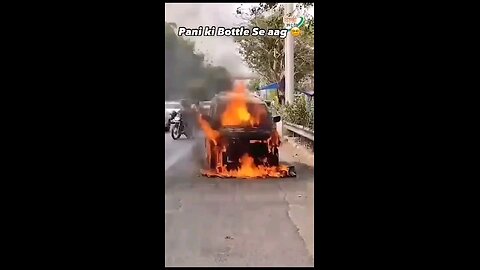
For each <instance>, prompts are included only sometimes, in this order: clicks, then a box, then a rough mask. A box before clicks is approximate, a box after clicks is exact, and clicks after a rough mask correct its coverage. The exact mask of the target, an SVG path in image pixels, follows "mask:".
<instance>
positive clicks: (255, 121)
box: [199, 84, 294, 178]
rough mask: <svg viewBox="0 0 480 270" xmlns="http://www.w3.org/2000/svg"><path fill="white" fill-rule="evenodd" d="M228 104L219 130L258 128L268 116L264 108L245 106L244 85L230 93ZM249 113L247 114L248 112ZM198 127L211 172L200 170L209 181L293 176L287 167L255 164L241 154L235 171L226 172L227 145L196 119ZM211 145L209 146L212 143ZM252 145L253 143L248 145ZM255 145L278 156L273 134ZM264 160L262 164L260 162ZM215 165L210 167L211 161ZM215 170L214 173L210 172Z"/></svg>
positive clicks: (246, 97) (278, 137)
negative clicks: (203, 138)
mask: <svg viewBox="0 0 480 270" xmlns="http://www.w3.org/2000/svg"><path fill="white" fill-rule="evenodd" d="M229 94H231V95H232V97H233V98H232V99H231V101H230V102H229V103H228V104H227V107H226V108H225V111H224V112H223V114H222V115H221V119H220V120H221V125H222V127H229V126H236V127H258V126H259V125H260V124H261V123H262V121H264V120H265V119H266V117H267V116H268V112H267V110H266V107H265V106H264V105H262V104H250V105H251V107H250V108H249V107H248V106H247V105H248V90H246V88H245V86H244V85H243V84H238V85H237V86H236V88H235V89H234V90H233V92H232V93H229ZM249 109H250V110H249ZM199 123H200V127H201V128H202V130H203V132H204V133H205V136H206V137H207V139H208V140H207V142H206V148H207V149H206V152H207V153H206V158H207V161H208V162H207V163H209V166H210V168H212V169H208V170H202V174H203V175H205V176H208V177H234V178H268V177H274V178H280V177H287V176H292V174H293V176H294V173H293V172H292V171H291V170H290V167H289V166H285V165H279V166H271V165H269V164H268V163H267V158H266V157H257V159H258V160H257V164H262V165H256V163H255V157H252V156H250V155H249V154H244V155H243V156H242V157H241V158H240V159H239V167H238V169H236V170H235V169H233V170H227V165H226V164H224V163H223V162H224V161H223V160H224V158H223V157H224V155H225V154H226V153H227V150H228V145H226V142H225V141H222V140H221V135H220V133H219V132H218V131H217V130H214V129H213V128H212V127H211V126H210V124H209V122H207V121H206V120H205V119H203V118H202V117H201V116H200V117H199ZM210 141H211V142H213V144H214V145H211V142H210ZM250 143H252V142H250ZM256 143H260V144H262V143H264V144H265V145H266V146H267V148H268V152H269V153H268V154H269V155H273V156H275V155H277V156H278V147H279V146H280V136H279V135H278V133H277V131H276V130H275V131H274V132H273V133H272V135H271V137H270V138H269V139H267V140H264V141H259V142H258V141H257V142H256ZM260 159H263V160H260ZM212 160H213V161H214V162H216V164H210V162H211V161H212ZM213 168H214V169H213Z"/></svg>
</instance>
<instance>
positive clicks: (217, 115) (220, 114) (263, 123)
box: [202, 92, 280, 171]
mask: <svg viewBox="0 0 480 270" xmlns="http://www.w3.org/2000/svg"><path fill="white" fill-rule="evenodd" d="M239 95H242V96H239ZM202 118H203V120H205V121H207V122H208V123H209V126H210V127H211V128H212V130H213V131H212V132H213V133H215V134H216V136H215V139H213V138H212V136H206V139H205V148H206V154H207V155H206V159H207V164H208V166H209V169H216V170H217V171H218V170H219V169H220V170H221V169H226V170H227V171H230V170H237V169H238V168H239V167H240V166H241V164H240V163H241V159H242V157H244V156H245V155H248V156H249V157H252V158H253V159H254V163H255V165H256V166H260V165H262V166H266V167H274V166H278V165H279V155H278V147H279V145H280V138H279V137H278V133H277V131H276V123H277V122H279V121H280V116H273V115H272V114H271V112H270V110H269V109H268V107H267V104H266V103H265V102H264V101H263V100H261V99H260V98H258V97H256V96H254V95H252V94H249V93H242V94H238V93H235V92H224V93H220V94H217V95H216V96H215V97H214V98H213V99H212V100H211V103H210V108H209V111H208V114H206V115H204V114H202Z"/></svg>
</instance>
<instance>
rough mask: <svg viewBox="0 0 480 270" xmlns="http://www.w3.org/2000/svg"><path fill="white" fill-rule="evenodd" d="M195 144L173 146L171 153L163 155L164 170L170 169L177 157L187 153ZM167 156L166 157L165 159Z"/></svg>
mask: <svg viewBox="0 0 480 270" xmlns="http://www.w3.org/2000/svg"><path fill="white" fill-rule="evenodd" d="M194 145H195V144H194V143H189V144H185V145H182V146H180V147H177V148H175V151H173V152H172V154H171V155H169V156H167V157H165V171H167V170H168V169H170V167H172V166H173V164H175V163H176V162H177V161H178V160H179V159H181V158H182V157H183V156H185V155H187V154H188V153H189V152H190V151H191V150H192V148H193V146H194ZM167 158H168V159H167Z"/></svg>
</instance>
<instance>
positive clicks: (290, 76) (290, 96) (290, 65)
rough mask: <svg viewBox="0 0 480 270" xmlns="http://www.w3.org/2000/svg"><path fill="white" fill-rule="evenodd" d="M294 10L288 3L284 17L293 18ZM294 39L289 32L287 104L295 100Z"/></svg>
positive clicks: (287, 43) (286, 43)
mask: <svg viewBox="0 0 480 270" xmlns="http://www.w3.org/2000/svg"><path fill="white" fill-rule="evenodd" d="M293 9H294V4H293V3H286V4H285V9H284V16H288V17H291V16H292V12H293ZM293 39H294V37H293V36H292V32H291V31H289V32H288V34H287V38H285V46H284V50H285V101H286V103H289V104H292V103H293V100H294V95H293V91H294V80H295V78H294V72H293V71H294V69H293V66H294V61H293V53H294V44H295V43H294V42H293Z"/></svg>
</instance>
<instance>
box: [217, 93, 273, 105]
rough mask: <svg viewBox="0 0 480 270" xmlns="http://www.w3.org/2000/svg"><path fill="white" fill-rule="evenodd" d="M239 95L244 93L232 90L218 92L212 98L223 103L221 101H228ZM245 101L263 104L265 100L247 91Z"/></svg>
mask: <svg viewBox="0 0 480 270" xmlns="http://www.w3.org/2000/svg"><path fill="white" fill-rule="evenodd" d="M239 95H244V94H243V93H242V94H239V93H234V92H220V93H218V94H217V95H216V96H215V97H214V98H213V100H215V101H217V102H222V103H223V102H228V101H230V100H232V99H233V98H236V97H238V96H239ZM247 102H248V103H255V104H265V102H264V101H263V100H262V99H260V98H258V97H257V96H255V95H254V94H251V93H247Z"/></svg>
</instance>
